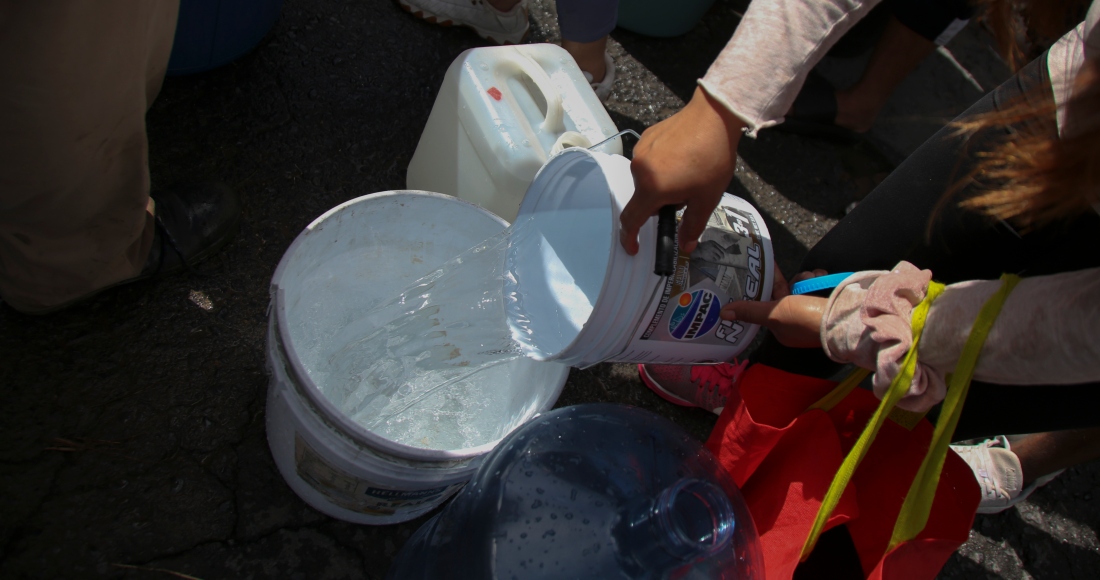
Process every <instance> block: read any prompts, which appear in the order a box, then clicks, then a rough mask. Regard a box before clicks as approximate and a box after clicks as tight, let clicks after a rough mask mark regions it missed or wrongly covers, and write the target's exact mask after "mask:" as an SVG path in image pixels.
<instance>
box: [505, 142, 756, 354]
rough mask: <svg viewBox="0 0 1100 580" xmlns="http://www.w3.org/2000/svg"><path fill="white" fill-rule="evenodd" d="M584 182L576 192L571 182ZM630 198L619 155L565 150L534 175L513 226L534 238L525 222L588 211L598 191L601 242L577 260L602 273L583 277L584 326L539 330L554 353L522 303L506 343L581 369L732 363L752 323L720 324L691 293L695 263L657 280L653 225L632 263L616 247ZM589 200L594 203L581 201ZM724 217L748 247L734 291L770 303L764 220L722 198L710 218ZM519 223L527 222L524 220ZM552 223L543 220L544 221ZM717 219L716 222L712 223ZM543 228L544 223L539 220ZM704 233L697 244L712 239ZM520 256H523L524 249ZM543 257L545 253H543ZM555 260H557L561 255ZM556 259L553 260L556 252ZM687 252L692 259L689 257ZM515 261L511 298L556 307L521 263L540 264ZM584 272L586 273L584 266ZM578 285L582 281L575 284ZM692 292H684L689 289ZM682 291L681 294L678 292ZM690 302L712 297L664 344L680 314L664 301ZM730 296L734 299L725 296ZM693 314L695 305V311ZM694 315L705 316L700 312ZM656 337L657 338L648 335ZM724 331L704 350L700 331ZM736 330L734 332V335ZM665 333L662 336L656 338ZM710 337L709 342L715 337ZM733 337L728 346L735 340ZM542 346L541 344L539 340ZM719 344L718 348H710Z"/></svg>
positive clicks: (715, 301) (644, 231)
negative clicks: (694, 326)
mask: <svg viewBox="0 0 1100 580" xmlns="http://www.w3.org/2000/svg"><path fill="white" fill-rule="evenodd" d="M581 182H583V184H581V185H577V184H578V183H581ZM633 193H634V181H633V176H632V174H631V173H630V162H629V160H627V159H626V158H625V157H622V156H620V155H612V154H606V153H601V152H597V151H592V150H588V149H582V148H570V149H566V150H564V151H562V152H561V153H558V154H557V155H555V156H554V157H552V158H551V159H550V160H549V161H548V162H547V163H546V165H544V166H543V167H542V168H541V169H540V170H539V172H538V173H537V174H536V176H535V179H534V181H533V182H532V184H531V187H530V188H528V190H527V195H526V196H525V197H524V199H523V203H522V204H521V205H520V210H519V215H518V216H517V219H516V223H517V225H518V226H517V227H532V228H534V229H536V230H538V231H540V232H541V228H542V227H543V226H541V225H538V226H529V225H527V224H528V223H532V222H535V223H537V222H538V219H539V216H540V215H543V214H545V215H549V214H550V213H551V212H561V211H562V210H563V209H564V210H568V209H570V208H572V207H575V206H577V205H578V204H581V205H592V199H602V198H600V197H599V196H600V195H601V194H603V195H607V198H606V199H607V200H608V205H609V209H610V211H609V215H608V216H607V219H608V220H609V223H607V232H606V236H602V235H601V236H599V237H603V238H604V239H602V240H601V239H596V238H597V237H595V236H593V240H592V241H593V244H592V245H593V246H594V247H596V248H598V249H595V250H594V251H590V252H585V255H584V256H580V257H578V258H577V259H576V261H577V262H584V263H586V264H591V263H594V260H595V263H598V264H599V265H602V266H604V269H603V271H602V276H599V284H598V288H597V287H596V284H595V282H594V281H595V279H596V277H595V276H592V275H589V276H588V277H587V278H588V285H589V286H590V288H589V290H588V292H586V295H588V296H591V295H592V294H593V293H594V292H592V290H593V289H594V290H595V291H596V293H598V295H597V296H596V297H595V299H594V300H592V301H591V312H590V314H589V315H588V316H587V318H586V319H585V320H584V321H583V323H582V324H577V325H576V327H575V328H572V329H566V331H565V332H564V333H559V334H554V333H546V332H543V333H541V334H542V335H543V336H546V335H554V336H557V337H559V340H556V343H555V340H554V339H551V340H549V342H548V344H551V347H552V348H545V346H546V345H545V344H543V345H536V344H534V343H535V342H536V341H535V339H534V338H533V337H534V336H535V335H536V334H539V333H538V329H537V328H536V325H535V322H534V319H535V318H536V316H535V315H533V314H532V313H531V312H527V311H525V310H524V308H528V307H527V306H526V305H522V306H521V305H517V303H515V302H510V303H509V307H510V308H509V311H508V315H509V319H510V320H509V321H510V324H512V329H513V337H514V338H515V339H516V340H517V341H518V342H520V344H522V345H523V346H524V348H525V350H526V351H527V354H528V356H529V357H531V358H534V359H536V360H546V361H558V362H562V363H566V364H570V365H572V366H578V367H582V368H583V367H586V366H591V365H594V364H597V363H600V362H605V361H613V362H645V363H671V364H676V363H679V364H694V363H707V362H722V361H727V360H730V359H731V358H732V357H734V356H737V355H738V354H739V353H740V352H742V351H743V350H744V349H745V348H746V347H747V346H748V344H749V343H750V342H751V341H752V338H753V337H754V336H755V334H756V332H757V331H758V327H757V326H756V325H744V324H741V323H729V322H720V321H718V310H719V309H720V307H721V301H720V300H719V298H718V297H717V295H716V294H715V293H713V292H709V291H706V290H699V289H698V287H696V286H689V283H688V281H689V280H690V278H689V277H688V275H687V274H688V271H689V270H690V267H689V266H690V265H692V264H694V262H693V261H692V258H689V257H687V256H678V258H677V264H678V265H677V273H676V274H674V275H673V276H670V277H667V278H665V277H660V276H657V275H655V274H653V269H654V268H653V267H654V263H655V256H654V252H653V248H654V247H655V244H656V235H657V233H656V228H657V223H656V222H657V219H656V218H655V217H653V218H650V219H649V220H647V221H646V223H645V224H644V225H643V226H642V228H641V229H640V231H639V247H640V248H641V250H640V251H639V252H638V254H637V255H635V256H630V255H628V254H627V253H626V251H625V250H623V249H622V247H621V245H620V244H619V242H618V236H619V229H620V224H619V219H618V218H619V214H620V213H621V212H622V209H623V207H625V206H626V204H627V202H628V201H629V200H630V198H631V196H632V195H633ZM588 196H594V197H592V198H591V199H587V200H586V199H584V197H588ZM719 212H724V215H726V216H727V217H728V219H726V222H727V223H726V225H730V224H733V222H735V221H740V222H743V223H744V224H745V225H746V226H748V227H744V228H742V227H741V225H739V224H733V227H734V228H735V229H738V228H739V231H740V230H743V231H744V232H745V234H742V235H741V236H736V235H733V234H732V232H731V233H730V235H731V236H732V237H734V238H737V237H740V238H743V239H746V240H750V241H751V244H749V245H748V246H747V257H746V261H747V263H748V264H749V268H747V269H746V271H747V272H749V283H748V284H744V283H742V284H741V285H740V286H738V288H742V287H744V288H745V289H746V290H745V291H744V293H743V294H741V293H740V290H739V291H738V294H737V296H738V298H744V299H754V300H767V299H769V298H770V296H771V286H772V283H773V277H774V273H773V264H774V257H773V253H772V247H771V239H770V235H769V234H768V231H767V227H766V225H765V224H764V221H763V217H762V216H761V215H760V214H759V212H758V211H757V210H756V209H755V208H753V207H752V206H751V205H750V204H749V203H748V202H746V201H744V200H741V199H740V198H736V197H734V196H731V195H729V194H726V195H725V196H723V199H722V203H721V204H720V205H719V208H717V209H716V210H715V214H716V215H717V214H718V213H719ZM521 220H525V221H523V222H522V223H521ZM548 221H549V220H548ZM719 221H721V220H719ZM544 223H546V222H544ZM709 230H710V228H709V225H708V232H705V233H704V238H705V237H706V236H707V235H708V234H709V233H710V231H709ZM541 242H542V243H541V244H540V245H549V246H553V245H554V244H553V242H551V241H548V240H547V239H546V238H541ZM601 250H606V254H605V255H606V259H605V260H603V261H600V257H599V256H596V257H593V256H594V255H595V253H597V252H600V251H601ZM521 252H522V250H521ZM544 253H545V252H544ZM558 254H560V253H558ZM558 254H556V255H558ZM693 255H694V254H693ZM509 259H510V260H512V262H511V264H510V265H509V267H508V268H507V269H508V270H509V271H512V272H515V274H516V280H515V282H514V283H513V286H514V287H513V288H511V289H510V291H511V292H512V293H514V294H516V295H519V296H521V297H526V298H527V300H526V304H531V305H536V306H534V307H535V308H537V307H538V306H537V305H540V304H543V303H550V304H555V303H556V299H557V297H558V293H557V292H556V291H554V290H547V289H545V288H542V286H544V285H545V286H546V287H547V288H549V287H552V286H554V283H553V282H552V281H546V280H542V279H541V278H540V277H547V276H548V275H547V274H545V273H540V274H535V275H532V274H531V273H530V271H531V270H534V269H535V268H529V269H528V273H527V274H524V272H523V268H524V264H525V263H527V262H530V261H532V260H533V261H535V262H538V260H539V259H540V257H537V256H533V255H532V254H530V253H527V254H523V253H517V254H509ZM585 267H586V268H587V267H589V266H585ZM578 284H580V283H578ZM688 291H690V292H688ZM681 292H682V293H681ZM685 295H689V296H691V297H695V298H698V296H699V295H702V296H704V297H705V298H709V299H710V302H709V304H710V305H711V307H710V310H711V311H710V315H709V317H708V318H707V321H706V324H709V325H710V326H706V324H705V325H703V327H704V332H700V333H699V334H698V335H697V336H692V337H689V338H685V339H682V340H681V337H676V340H675V341H673V340H670V338H669V333H668V332H664V331H663V330H662V329H661V326H669V325H670V324H671V321H670V317H671V316H672V314H667V315H666V310H669V311H675V310H678V309H677V308H676V305H675V304H667V302H668V301H669V300H670V298H675V297H683V296H685ZM730 295H733V294H732V293H731V294H730ZM556 305H557V306H558V308H559V310H563V309H565V308H563V307H562V306H561V305H560V304H556ZM692 307H693V308H695V307H696V306H694V305H693V306H692ZM696 312H703V310H702V309H701V308H700V310H697V311H696ZM541 318H543V319H547V318H553V314H552V313H550V312H544V314H543V316H541ZM528 319H530V320H531V327H529V328H523V327H522V325H519V324H515V323H514V321H516V320H528ZM655 330H656V332H655ZM722 330H726V331H727V334H726V336H727V337H729V336H732V338H725V341H727V342H721V341H715V340H711V341H710V342H711V343H712V344H709V345H708V344H706V340H695V338H703V339H705V338H706V336H705V335H707V334H710V335H715V336H717V335H718V334H720V333H721V331H722ZM733 331H736V332H735V333H734V334H731V333H732V332H733ZM662 332H664V335H665V337H664V338H665V339H664V340H659V338H660V335H661V334H662ZM712 338H713V337H712ZM734 339H735V340H734ZM541 340H546V339H541ZM716 342H717V344H715V343H716Z"/></svg>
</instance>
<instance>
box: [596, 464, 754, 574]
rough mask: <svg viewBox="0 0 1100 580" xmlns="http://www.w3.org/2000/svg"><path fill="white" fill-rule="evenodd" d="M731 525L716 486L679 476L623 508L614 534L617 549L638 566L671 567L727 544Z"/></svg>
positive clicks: (703, 556)
mask: <svg viewBox="0 0 1100 580" xmlns="http://www.w3.org/2000/svg"><path fill="white" fill-rule="evenodd" d="M734 527H735V521H734V515H733V506H732V505H731V504H730V500H729V498H728V497H727V496H726V493H725V491H723V490H722V488H721V487H719V486H717V485H715V484H713V483H710V482H707V481H703V480H699V479H693V478H684V479H681V480H679V481H677V482H676V483H675V484H673V485H672V486H671V487H668V488H666V489H664V490H663V491H662V492H661V493H660V494H659V495H658V496H657V497H656V498H653V499H649V500H647V501H643V502H641V503H640V504H635V506H634V507H633V508H631V509H628V510H627V513H626V514H624V517H623V518H622V519H621V520H620V522H619V524H618V526H617V533H616V536H617V538H616V539H617V543H618V551H619V554H620V555H621V556H625V557H626V558H627V560H632V561H633V562H634V563H636V564H637V565H638V566H640V567H641V568H642V569H643V570H649V571H654V570H672V569H675V568H679V567H681V566H683V565H686V564H690V563H691V562H696V561H699V560H701V559H706V558H707V557H709V556H711V555H713V554H715V553H717V552H719V551H721V550H723V549H729V548H730V544H731V539H732V537H733V531H734Z"/></svg>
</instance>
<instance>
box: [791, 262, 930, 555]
mask: <svg viewBox="0 0 1100 580" xmlns="http://www.w3.org/2000/svg"><path fill="white" fill-rule="evenodd" d="M943 288H944V286H943V284H940V283H938V282H930V283H929V284H928V292H927V294H926V295H925V297H924V300H921V302H920V304H918V305H917V307H916V308H914V309H913V317H912V323H911V325H912V330H913V343H912V345H911V346H910V347H909V352H908V353H906V355H905V358H904V359H902V363H901V368H900V369H899V370H898V374H897V376H896V377H894V380H893V382H891V383H890V388H889V389H888V390H887V391H886V395H885V396H884V397H883V398H882V402H881V403H879V406H878V408H877V409H875V414H874V415H872V416H871V420H870V421H869V422H868V423H867V427H866V428H865V429H864V430H863V433H861V434H860V436H859V439H857V440H856V443H855V445H854V446H853V447H852V450H851V451H849V452H848V456H847V457H845V458H844V461H843V463H841V464H840V468H839V469H838V470H837V473H836V476H835V477H834V478H833V482H832V484H830V485H829V490H828V491H827V492H826V493H825V497H824V498H822V500H821V508H820V509H818V511H817V517H816V518H814V523H813V526H811V527H810V534H809V536H807V537H806V542H805V543H804V544H803V545H802V555H801V557H800V558H799V559H800V560H803V561H804V560H805V559H806V558H807V557H808V556H809V555H810V552H812V551H813V549H814V545H815V544H816V543H817V539H818V537H820V536H821V532H822V531H824V529H825V522H826V520H828V519H829V516H830V515H832V513H833V510H834V509H835V508H836V504H837V503H838V502H840V496H841V495H842V494H843V493H844V488H846V487H848V482H849V481H850V480H851V479H852V475H853V474H854V473H855V471H856V468H857V467H859V462H860V461H862V460H863V456H864V455H866V454H867V450H868V449H869V448H870V447H871V442H872V441H874V440H875V436H876V435H878V431H879V429H880V428H881V427H882V424H883V422H885V421H886V417H887V416H888V415H889V414H890V411H892V410H893V408H894V406H895V405H897V402H898V401H899V400H901V398H902V397H903V396H904V395H905V393H906V392H908V390H909V385H910V384H911V383H912V382H913V373H914V372H915V371H916V368H917V344H918V342H919V341H920V336H921V331H923V330H924V322H925V320H927V318H928V309H929V308H930V307H931V306H932V301H933V300H935V299H936V298H937V297H938V296H939V295H940V294H941V293H942V292H943ZM857 382H858V381H857Z"/></svg>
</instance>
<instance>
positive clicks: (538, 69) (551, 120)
mask: <svg viewBox="0 0 1100 580" xmlns="http://www.w3.org/2000/svg"><path fill="white" fill-rule="evenodd" d="M513 62H515V64H516V66H518V67H519V68H520V70H522V71H523V72H524V74H526V75H527V76H528V77H530V78H531V80H532V81H534V82H535V86H536V87H538V89H539V91H540V92H541V93H542V98H543V100H545V101H546V119H544V120H543V122H542V129H543V130H545V131H546V132H548V133H561V132H563V131H565V123H564V120H563V118H564V115H565V109H564V107H562V102H561V93H560V92H558V91H557V90H556V89H555V88H554V83H553V81H551V80H550V75H548V74H546V71H545V70H543V68H542V66H541V65H539V64H538V63H537V62H535V59H533V58H531V56H530V55H528V54H525V53H520V55H519V58H516V59H513Z"/></svg>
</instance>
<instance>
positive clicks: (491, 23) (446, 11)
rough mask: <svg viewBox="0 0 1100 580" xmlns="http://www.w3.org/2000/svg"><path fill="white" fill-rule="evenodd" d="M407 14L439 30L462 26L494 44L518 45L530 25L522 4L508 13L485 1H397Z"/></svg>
mask: <svg viewBox="0 0 1100 580" xmlns="http://www.w3.org/2000/svg"><path fill="white" fill-rule="evenodd" d="M397 3H398V4H400V5H401V8H403V9H404V10H405V11H406V12H409V13H410V14H412V15H413V16H416V17H417V18H422V19H424V20H426V21H428V22H431V23H433V24H439V25H440V26H465V27H467V28H472V29H473V30H474V32H477V34H478V36H480V37H482V38H484V39H486V40H489V41H492V42H495V43H497V44H519V43H521V42H523V39H524V38H525V37H526V36H527V30H528V29H529V28H530V26H531V25H530V23H529V22H528V19H527V5H526V1H525V0H521V2H520V3H519V4H516V5H515V6H513V7H512V9H511V10H509V11H507V12H501V11H500V10H497V9H496V8H493V6H492V5H491V4H489V3H488V2H487V1H486V0H397Z"/></svg>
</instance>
